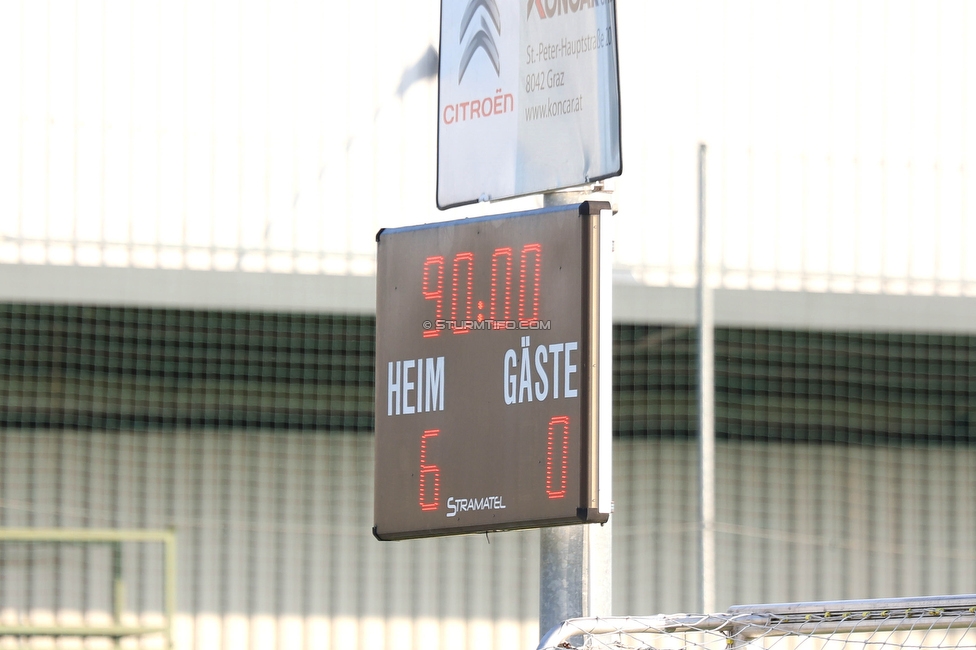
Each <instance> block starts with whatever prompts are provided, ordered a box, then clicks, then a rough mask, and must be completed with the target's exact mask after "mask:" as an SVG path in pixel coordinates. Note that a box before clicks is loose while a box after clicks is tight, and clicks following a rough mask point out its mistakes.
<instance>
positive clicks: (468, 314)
mask: <svg viewBox="0 0 976 650" xmlns="http://www.w3.org/2000/svg"><path fill="white" fill-rule="evenodd" d="M462 262H464V263H465V264H464V268H465V270H466V271H467V277H466V278H465V280H464V282H463V283H462V282H461V278H460V272H459V271H460V267H461V263H462ZM459 284H462V286H463V287H464V300H465V304H464V314H459V313H458V285H459ZM473 290H474V253H471V252H465V253H458V254H457V255H455V256H454V270H453V276H452V278H451V320H453V321H455V325H454V333H455V334H467V333H468V332H469V331H471V329H470V327H468V326H464V327H458V326H457V321H459V320H465V321H470V320H471V318H472V309H471V308H472V297H471V293H472V292H473Z"/></svg>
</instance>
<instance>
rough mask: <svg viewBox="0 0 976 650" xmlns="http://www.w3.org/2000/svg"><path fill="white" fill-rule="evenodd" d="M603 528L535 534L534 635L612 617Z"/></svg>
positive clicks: (607, 399) (604, 285)
mask: <svg viewBox="0 0 976 650" xmlns="http://www.w3.org/2000/svg"><path fill="white" fill-rule="evenodd" d="M588 198H591V197H590V196H588V193H587V192H585V191H583V192H574V191H570V192H559V193H552V194H547V195H545V196H544V205H546V206H551V205H566V204H571V203H578V202H581V201H585V200H587V199H588ZM610 216H611V214H610V211H609V210H607V211H605V213H604V214H602V215H601V219H600V222H601V235H600V243H601V248H600V260H601V262H600V279H599V282H600V317H599V318H600V320H599V323H600V325H599V327H600V340H599V346H600V355H599V356H600V362H599V372H600V377H599V385H600V403H599V429H600V433H599V435H600V470H599V472H600V474H599V475H600V484H601V487H600V511H601V512H609V511H610V509H611V505H612V502H611V493H610V488H611V478H612V477H611V460H612V456H611V454H612V448H611V418H610V416H611V409H612V407H611V387H612V382H611V377H612V375H611V373H612V367H611V359H612V338H613V324H612V319H611V314H612V295H613V287H612V283H611V278H612V262H611V258H612V239H611V236H610V228H609V219H610ZM612 522H613V518H612V517H611V519H610V521H609V522H607V523H605V524H602V525H596V524H589V525H575V526H559V527H555V528H543V529H541V530H540V546H539V551H540V570H539V635H540V637H541V636H542V635H545V634H546V633H547V632H548V631H549V630H550V629H552V628H553V627H555V626H557V625H559V624H560V623H562V622H563V621H565V620H567V619H570V618H578V617H581V616H587V617H600V616H609V615H610V614H611V613H612V582H611V577H612V559H611V546H612V532H611V524H612Z"/></svg>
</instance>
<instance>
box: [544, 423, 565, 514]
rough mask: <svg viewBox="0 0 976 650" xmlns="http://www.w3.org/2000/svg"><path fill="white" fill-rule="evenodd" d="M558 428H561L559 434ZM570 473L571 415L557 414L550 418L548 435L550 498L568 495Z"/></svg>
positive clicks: (547, 468)
mask: <svg viewBox="0 0 976 650" xmlns="http://www.w3.org/2000/svg"><path fill="white" fill-rule="evenodd" d="M557 429H559V430H560V433H559V434H558V435H557V433H556V430H557ZM557 458H558V460H557ZM568 474H569V416H568V415H556V416H554V417H553V418H552V419H550V420H549V433H548V435H547V436H546V494H547V495H549V498H550V499H562V498H563V497H565V496H566V477H567V475H568ZM557 475H558V479H557Z"/></svg>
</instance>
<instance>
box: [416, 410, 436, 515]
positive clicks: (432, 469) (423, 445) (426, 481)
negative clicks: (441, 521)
mask: <svg viewBox="0 0 976 650" xmlns="http://www.w3.org/2000/svg"><path fill="white" fill-rule="evenodd" d="M440 432H441V430H440V429H427V430H425V431H424V434H423V435H422V436H420V509H421V510H437V507H438V506H439V505H440V504H441V469H440V468H439V467H438V466H437V465H428V464H427V438H436V437H437V436H438V435H439V434H440ZM428 475H429V476H428ZM431 493H433V494H431ZM428 497H430V501H428V500H427V499H428Z"/></svg>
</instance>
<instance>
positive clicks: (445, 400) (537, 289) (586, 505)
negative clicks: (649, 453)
mask: <svg viewBox="0 0 976 650" xmlns="http://www.w3.org/2000/svg"><path fill="white" fill-rule="evenodd" d="M609 208H610V206H609V204H607V203H603V202H592V201H591V202H586V203H582V204H578V205H573V206H560V207H557V208H545V209H542V210H535V211H530V212H521V213H513V214H507V215H498V216H491V217H482V218H474V219H463V220H458V221H451V222H444V223H436V224H428V225H423V226H413V227H406V228H396V229H384V230H381V231H380V232H379V233H378V234H377V236H376V241H377V297H376V450H375V452H376V453H375V491H374V524H375V525H374V528H373V533H374V535H375V536H376V537H377V538H378V539H381V540H395V539H406V538H413V537H429V536H436V535H449V534H455V533H471V532H482V531H496V530H509V529H515V528H528V527H537V526H550V525H559V524H568V523H580V522H601V523H602V522H605V521H607V519H608V516H609V507H608V506H609V504H608V503H604V502H601V499H600V485H601V483H600V475H601V470H600V446H601V444H600V436H599V435H598V432H599V431H600V419H601V413H600V399H599V396H600V383H601V381H600V377H601V373H600V364H601V362H603V363H605V364H606V370H607V372H606V373H605V376H606V378H605V379H604V382H605V383H606V381H607V379H608V378H609V367H610V366H609V363H610V359H609V356H610V354H609V350H608V349H606V346H604V348H603V350H602V351H603V353H604V356H605V357H606V358H604V359H601V345H600V340H601V339H600V330H601V322H600V309H599V305H600V301H601V281H600V278H601V272H600V266H601V258H604V259H603V261H604V262H608V261H609V260H608V258H609V256H608V255H607V254H606V253H605V252H604V253H602V254H601V239H602V238H601V235H600V233H601V217H604V218H605V217H607V216H608V215H609ZM603 243H604V244H606V242H605V241H604V242H603ZM608 289H609V286H608V285H607V286H605V287H603V291H608ZM604 297H606V296H604ZM603 327H606V325H605V324H604V325H603ZM605 391H606V387H605ZM607 392H608V391H607ZM604 410H606V409H604ZM602 416H603V418H604V423H605V425H606V423H607V422H608V421H609V413H608V412H605V413H603V414H602ZM604 428H605V429H608V427H606V426H605V427H604ZM605 435H609V431H608V430H607V431H606V432H605ZM605 444H606V443H605ZM607 451H608V450H607ZM606 455H607V458H609V453H607V454H606ZM602 473H603V474H604V477H603V478H604V480H605V481H606V480H607V479H608V478H609V471H608V469H605V470H604V471H603V472H602ZM606 493H607V494H609V490H607V492H606Z"/></svg>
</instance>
